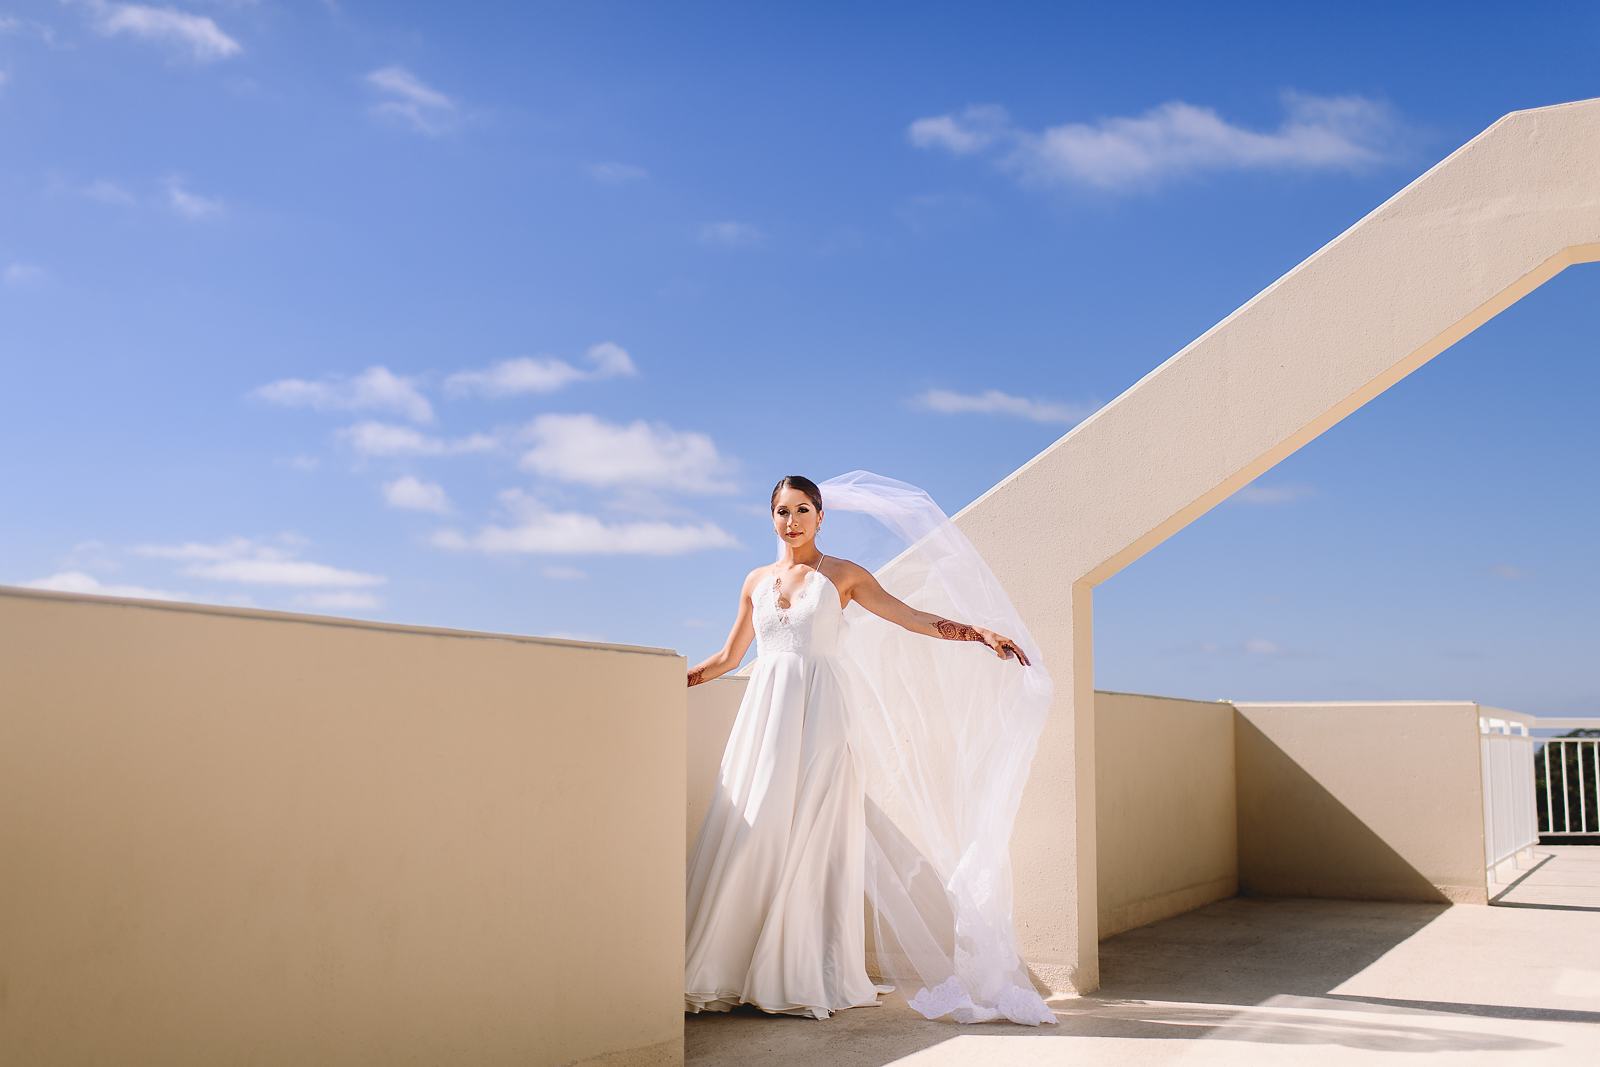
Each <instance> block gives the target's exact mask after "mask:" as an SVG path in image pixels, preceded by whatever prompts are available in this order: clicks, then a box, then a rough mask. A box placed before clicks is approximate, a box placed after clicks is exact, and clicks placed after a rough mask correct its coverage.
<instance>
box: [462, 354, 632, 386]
mask: <svg viewBox="0 0 1600 1067" xmlns="http://www.w3.org/2000/svg"><path fill="white" fill-rule="evenodd" d="M584 359H585V360H586V361H587V362H588V364H589V366H588V367H587V368H583V367H575V366H573V365H572V364H571V363H568V362H567V361H566V360H564V359H556V358H555V357H553V356H519V357H517V358H516V359H507V360H503V361H501V362H499V363H496V364H494V365H492V366H490V367H487V368H485V369H483V370H471V371H460V372H459V373H456V374H452V375H451V376H450V377H449V378H447V379H445V388H446V389H448V390H450V391H451V392H453V393H477V394H480V395H483V396H495V397H501V396H520V395H523V394H526V393H553V392H555V391H556V390H558V389H561V388H564V387H565V386H567V385H570V384H572V383H573V382H579V381H597V380H599V379H602V378H627V377H632V376H634V375H635V374H638V373H639V371H638V368H637V367H635V366H634V364H633V359H632V358H631V357H630V356H629V355H628V353H627V351H626V350H625V349H624V348H623V347H622V346H621V345H618V344H614V343H612V342H610V341H602V342H600V343H599V344H596V345H591V346H589V350H588V351H587V352H585V353H584Z"/></svg>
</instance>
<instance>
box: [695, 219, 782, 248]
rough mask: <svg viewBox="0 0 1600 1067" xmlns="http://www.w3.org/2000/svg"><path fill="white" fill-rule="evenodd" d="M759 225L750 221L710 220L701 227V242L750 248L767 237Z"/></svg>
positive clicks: (723, 246)
mask: <svg viewBox="0 0 1600 1067" xmlns="http://www.w3.org/2000/svg"><path fill="white" fill-rule="evenodd" d="M766 236H767V235H766V234H764V233H762V232H761V230H760V228H759V227H756V226H752V225H751V224H750V223H748V222H732V221H728V222H708V223H706V224H705V225H704V226H702V227H700V243H701V244H705V245H717V246H719V247H722V248H750V247H752V246H754V245H758V244H760V243H761V242H762V241H763V240H765V239H766Z"/></svg>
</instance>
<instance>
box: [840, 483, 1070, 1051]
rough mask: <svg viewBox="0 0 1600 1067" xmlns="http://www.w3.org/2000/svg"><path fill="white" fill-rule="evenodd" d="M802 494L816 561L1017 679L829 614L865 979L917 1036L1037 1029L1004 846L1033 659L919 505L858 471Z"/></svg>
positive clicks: (986, 576)
mask: <svg viewBox="0 0 1600 1067" xmlns="http://www.w3.org/2000/svg"><path fill="white" fill-rule="evenodd" d="M818 488H820V489H821V490H822V511H823V514H824V516H825V521H826V525H827V535H826V536H827V541H828V545H827V547H828V548H829V550H830V551H829V554H830V555H833V554H834V552H833V551H832V549H835V548H837V549H839V553H838V554H840V555H843V556H844V557H845V558H847V559H850V560H853V561H854V562H856V563H859V564H861V565H862V566H863V567H866V568H867V569H868V570H871V571H873V572H874V573H875V575H876V577H877V579H878V581H879V583H880V584H881V585H882V586H883V587H884V588H885V589H886V590H888V591H889V592H890V593H892V594H894V595H895V596H896V597H898V598H899V599H901V600H903V601H905V602H906V603H907V604H909V605H911V606H912V607H914V608H917V609H919V610H921V611H927V612H932V613H934V614H937V615H940V616H942V617H945V618H949V619H952V620H954V621H957V622H964V623H970V624H971V625H974V626H982V627H985V628H987V629H991V630H994V631H996V632H998V633H1000V634H1003V635H1004V636H1006V637H1009V638H1011V639H1013V640H1014V641H1016V642H1017V643H1018V644H1020V645H1021V646H1022V648H1023V650H1024V652H1026V653H1027V656H1028V659H1029V660H1030V662H1031V665H1030V666H1027V667H1023V666H1020V665H1019V664H1018V662H1017V660H1015V659H1000V658H999V657H997V656H996V655H995V654H994V652H993V651H992V650H991V649H989V648H988V647H987V646H985V645H983V644H981V643H978V642H953V641H943V640H939V639H937V638H932V637H926V636H922V635H919V634H914V633H912V632H910V631H909V630H905V629H903V628H901V627H899V626H896V625H894V624H893V623H890V622H887V621H886V620H884V619H881V618H879V617H877V616H876V615H873V614H872V613H871V612H868V611H867V610H866V609H864V608H862V607H861V606H860V605H859V604H857V603H855V602H854V601H852V602H851V603H850V605H849V607H848V608H846V610H845V613H844V619H843V626H844V629H843V630H842V632H841V634H840V640H839V648H838V652H837V655H838V658H839V659H840V660H842V661H843V666H844V670H843V671H842V672H841V673H842V674H843V675H844V676H845V680H846V685H847V690H848V693H849V698H850V710H851V714H852V717H853V721H852V725H851V747H852V751H853V752H854V755H855V761H856V765H857V769H858V771H859V773H860V775H861V778H862V781H863V784H864V788H865V793H866V813H867V816H866V821H867V842H866V845H867V856H866V867H865V881H866V890H867V906H868V921H867V935H868V942H869V953H870V954H871V956H872V957H873V958H874V960H875V963H876V966H875V967H874V968H872V969H873V970H875V971H876V972H877V973H879V974H880V975H881V976H882V977H884V978H887V979H888V980H890V981H892V982H894V983H895V984H896V985H898V986H899V987H900V988H901V989H902V990H903V991H904V992H905V993H906V994H907V997H908V999H909V1001H910V1003H911V1006H912V1007H913V1008H915V1009H916V1010H917V1011H919V1012H921V1013H922V1014H923V1015H925V1016H927V1017H928V1018H930V1019H937V1018H940V1017H943V1016H946V1015H948V1016H951V1017H952V1018H954V1019H955V1020H956V1021H957V1022H984V1021H987V1020H991V1019H1010V1020H1012V1021H1014V1022H1019V1023H1030V1024H1037V1023H1053V1022H1055V1016H1054V1015H1053V1014H1052V1013H1051V1011H1050V1009H1049V1008H1048V1007H1046V1006H1045V1003H1044V1001H1043V1000H1042V999H1041V998H1040V996H1039V994H1038V993H1037V992H1036V991H1035V990H1034V987H1033V984H1032V982H1030V981H1029V978H1028V974H1027V970H1026V967H1025V965H1024V963H1023V961H1022V958H1021V956H1020V954H1019V952H1018V950H1017V941H1016V933H1015V931H1014V929H1013V926H1012V911H1011V862H1010V842H1011V829H1012V825H1013V823H1014V822H1015V819H1016V812H1017V806H1018V804H1019V802H1020V800H1021V797H1022V789H1023V785H1024V783H1025V782H1026V779H1027V775H1028V768H1029V765H1030V764H1031V763H1032V761H1033V754H1034V749H1035V748H1036V746H1037V743H1038V739H1039V734H1040V731H1041V730H1042V729H1043V726H1044V721H1045V717H1046V716H1047V714H1048V713H1049V707H1050V696H1051V692H1052V683H1051V681H1050V676H1049V674H1048V673H1046V671H1045V667H1044V664H1043V661H1042V659H1041V657H1040V655H1039V651H1038V646H1037V645H1036V644H1035V643H1034V641H1033V639H1032V637H1031V636H1030V635H1029V633H1028V630H1027V627H1025V626H1024V625H1023V623H1022V619H1021V617H1020V616H1019V615H1018V614H1017V611H1016V609H1015V608H1014V607H1013V606H1012V604H1011V601H1010V600H1009V599H1008V598H1007V596H1006V594H1005V590H1004V589H1003V588H1002V587H1001V585H1000V582H999V580H998V579H996V578H995V576H994V574H993V572H992V571H990V569H989V567H988V565H987V564H986V563H985V562H984V561H983V558H982V557H981V556H980V555H979V554H978V552H977V550H976V549H975V548H973V546H972V544H971V542H969V541H968V540H967V538H966V535H964V534H963V533H962V532H961V531H960V530H959V529H958V528H957V527H956V525H955V523H953V522H951V521H950V519H949V517H947V516H946V515H945V514H944V512H943V511H941V510H940V509H939V506H938V505H937V504H935V503H934V502H933V499H932V498H931V497H929V496H928V494H927V493H925V492H923V491H922V490H921V489H918V488H917V487H916V486H914V485H909V484H907V483H905V482H901V481H896V480H895V479H893V478H885V477H883V476H881V475H877V474H873V473H871V472H869V471H862V470H855V471H851V472H849V473H848V474H841V475H839V476H838V477H835V478H830V479H828V480H827V481H825V482H823V483H821V485H820V486H819V487H818Z"/></svg>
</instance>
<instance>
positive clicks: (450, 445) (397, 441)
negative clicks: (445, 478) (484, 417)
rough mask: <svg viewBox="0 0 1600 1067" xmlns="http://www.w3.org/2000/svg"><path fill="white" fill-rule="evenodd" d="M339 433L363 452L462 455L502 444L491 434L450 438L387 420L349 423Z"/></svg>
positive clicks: (375, 454) (391, 454)
mask: <svg viewBox="0 0 1600 1067" xmlns="http://www.w3.org/2000/svg"><path fill="white" fill-rule="evenodd" d="M339 437H340V438H341V439H342V440H344V441H345V442H346V443H348V444H349V445H350V447H351V448H353V449H355V450H356V451H357V452H359V453H361V454H362V455H364V456H459V455H463V454H466V453H470V452H490V451H493V450H494V449H495V448H497V447H499V443H498V442H497V441H496V440H495V439H494V438H493V437H491V436H489V435H488V434H481V433H475V434H469V435H467V436H466V437H457V438H455V439H453V440H447V439H446V438H443V437H434V436H431V435H429V434H424V433H419V432H418V431H416V430H414V429H412V428H411V427H409V426H396V425H394V424H393V423H387V422H360V423H357V424H355V425H354V426H346V427H344V428H343V429H341V430H340V431H339Z"/></svg>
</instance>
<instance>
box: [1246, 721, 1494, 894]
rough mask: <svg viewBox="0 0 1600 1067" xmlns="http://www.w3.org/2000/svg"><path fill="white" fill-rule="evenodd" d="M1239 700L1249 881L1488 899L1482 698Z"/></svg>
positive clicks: (1284, 887) (1318, 889)
mask: <svg viewBox="0 0 1600 1067" xmlns="http://www.w3.org/2000/svg"><path fill="white" fill-rule="evenodd" d="M1234 706H1235V707H1236V708H1237V709H1238V713H1239V719H1238V721H1237V723H1236V726H1235V730H1234V740H1235V754H1236V755H1235V758H1236V761H1237V765H1238V775H1239V801H1238V803H1239V885H1240V888H1241V890H1242V891H1243V892H1246V893H1261V894H1264V895H1270V896H1313V897H1351V898H1358V899H1369V900H1433V901H1453V902H1456V903H1478V904H1481V903H1484V902H1485V900H1486V899H1487V888H1486V887H1487V881H1486V876H1485V871H1484V853H1483V849H1484V843H1483V784H1482V777H1481V772H1480V769H1479V740H1478V709H1477V705H1475V704H1472V703H1468V702H1449V701H1416V702H1398V703H1326V704H1266V703H1250V702H1243V703H1235V705H1234Z"/></svg>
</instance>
